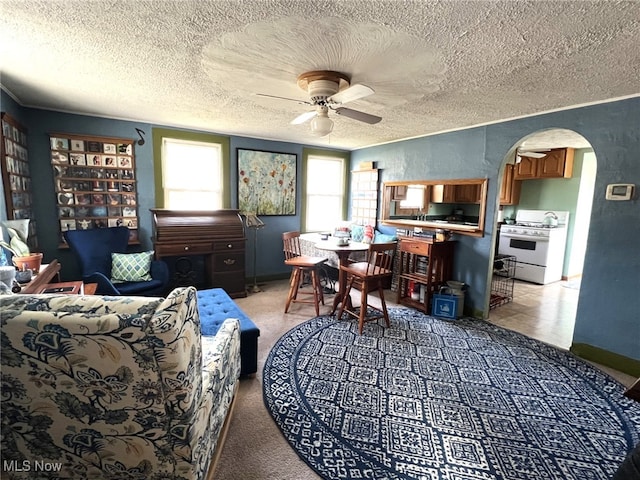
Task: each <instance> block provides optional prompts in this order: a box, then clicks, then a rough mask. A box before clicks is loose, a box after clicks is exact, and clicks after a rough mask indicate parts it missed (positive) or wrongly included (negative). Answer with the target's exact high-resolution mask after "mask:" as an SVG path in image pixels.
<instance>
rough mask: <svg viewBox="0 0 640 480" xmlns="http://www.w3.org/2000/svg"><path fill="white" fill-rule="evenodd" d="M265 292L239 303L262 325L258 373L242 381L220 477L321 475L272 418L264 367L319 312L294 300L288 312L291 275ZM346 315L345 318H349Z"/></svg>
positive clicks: (278, 479) (292, 479)
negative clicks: (282, 340) (284, 339)
mask: <svg viewBox="0 0 640 480" xmlns="http://www.w3.org/2000/svg"><path fill="white" fill-rule="evenodd" d="M260 288H261V289H262V290H263V291H262V292H260V293H251V294H249V296H248V297H247V298H238V299H236V303H237V304H238V305H239V306H240V308H242V310H243V311H244V312H245V313H246V314H247V315H248V316H249V317H250V318H251V319H252V320H253V321H254V322H255V324H256V325H257V326H258V328H260V337H259V339H258V373H257V374H256V375H255V377H252V378H243V379H242V380H241V381H240V390H239V391H238V397H237V398H236V405H235V411H234V415H233V417H232V419H231V424H230V425H229V433H228V434H227V439H226V442H225V444H224V448H223V450H222V455H221V457H220V460H219V462H218V465H217V468H216V471H215V475H214V478H215V479H216V480H232V479H233V480H236V479H237V480H304V479H318V478H320V477H319V476H318V475H316V474H315V473H314V472H313V470H311V469H310V468H309V467H307V464H306V463H304V462H303V461H302V460H300V457H298V454H297V453H295V451H294V450H293V449H292V448H291V447H290V446H289V443H287V441H286V440H285V439H284V437H283V436H282V433H281V432H280V429H279V428H278V426H277V425H276V424H275V422H274V421H273V420H272V418H271V415H270V414H269V412H268V411H267V409H266V407H265V406H264V402H263V400H262V367H263V366H264V362H265V360H266V358H267V355H268V354H269V352H270V350H271V347H272V346H273V345H274V343H275V342H276V341H277V340H278V339H279V338H280V337H281V336H282V335H283V334H284V333H285V332H287V331H288V330H290V329H291V328H293V327H294V326H295V325H297V324H299V323H302V322H304V321H305V320H308V319H310V318H313V317H315V311H314V308H313V305H307V304H293V305H292V306H291V308H290V310H289V313H287V314H285V313H284V303H285V300H286V298H287V291H288V288H289V282H288V280H283V281H278V282H269V283H267V284H264V285H263V284H261V285H260ZM332 301H333V296H329V297H326V298H325V303H326V304H327V305H326V306H325V307H321V310H320V314H321V315H322V314H326V313H328V312H329V310H330V305H331V302H332ZM345 318H346V317H345Z"/></svg>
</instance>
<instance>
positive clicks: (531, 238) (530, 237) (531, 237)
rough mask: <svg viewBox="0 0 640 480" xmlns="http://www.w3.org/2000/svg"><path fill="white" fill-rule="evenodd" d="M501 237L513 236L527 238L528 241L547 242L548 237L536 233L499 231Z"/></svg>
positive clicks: (517, 238)
mask: <svg viewBox="0 0 640 480" xmlns="http://www.w3.org/2000/svg"><path fill="white" fill-rule="evenodd" d="M500 236H501V237H505V238H515V239H516V240H528V241H530V242H548V241H549V237H538V236H537V235H520V234H518V233H501V234H500Z"/></svg>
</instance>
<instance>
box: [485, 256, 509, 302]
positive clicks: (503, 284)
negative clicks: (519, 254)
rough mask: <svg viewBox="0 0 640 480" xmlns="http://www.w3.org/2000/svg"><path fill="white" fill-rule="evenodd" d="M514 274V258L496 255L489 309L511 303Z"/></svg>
mask: <svg viewBox="0 0 640 480" xmlns="http://www.w3.org/2000/svg"><path fill="white" fill-rule="evenodd" d="M515 274H516V257H515V256H513V255H496V256H495V258H494V261H493V276H492V277H491V298H490V300H489V308H496V307H499V306H500V305H504V304H505V303H509V302H511V301H513V285H514V282H515V280H514V277H515Z"/></svg>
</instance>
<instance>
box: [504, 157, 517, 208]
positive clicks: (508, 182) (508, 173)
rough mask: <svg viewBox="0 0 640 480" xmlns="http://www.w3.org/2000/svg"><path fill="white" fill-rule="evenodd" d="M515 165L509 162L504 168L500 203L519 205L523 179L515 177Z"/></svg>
mask: <svg viewBox="0 0 640 480" xmlns="http://www.w3.org/2000/svg"><path fill="white" fill-rule="evenodd" d="M514 173H515V165H513V164H511V163H508V164H507V165H506V166H505V169H504V176H503V177H502V185H501V186H500V205H518V203H520V191H521V189H522V188H521V187H522V181H521V180H516V179H515V177H514Z"/></svg>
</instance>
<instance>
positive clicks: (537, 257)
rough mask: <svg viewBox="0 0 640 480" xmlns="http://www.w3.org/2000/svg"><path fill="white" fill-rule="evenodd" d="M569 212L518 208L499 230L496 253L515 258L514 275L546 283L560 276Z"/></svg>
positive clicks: (556, 279)
mask: <svg viewBox="0 0 640 480" xmlns="http://www.w3.org/2000/svg"><path fill="white" fill-rule="evenodd" d="M568 221H569V212H565V211H548V210H519V211H518V213H517V214H516V224H515V225H503V226H502V228H501V229H500V242H499V245H498V253H500V254H502V255H513V256H515V257H516V273H515V278H518V279H520V280H526V281H529V282H533V283H539V284H546V283H551V282H556V281H558V280H560V279H561V278H562V266H563V263H564V252H565V247H566V243H567V222H568Z"/></svg>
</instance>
